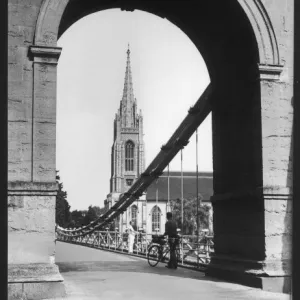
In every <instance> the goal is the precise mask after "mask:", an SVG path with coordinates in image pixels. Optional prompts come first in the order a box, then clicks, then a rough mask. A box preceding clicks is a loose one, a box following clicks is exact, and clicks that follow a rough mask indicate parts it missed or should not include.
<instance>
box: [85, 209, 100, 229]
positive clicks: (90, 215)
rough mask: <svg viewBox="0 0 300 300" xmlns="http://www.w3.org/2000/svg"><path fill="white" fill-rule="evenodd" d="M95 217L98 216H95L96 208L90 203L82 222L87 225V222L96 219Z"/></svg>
mask: <svg viewBox="0 0 300 300" xmlns="http://www.w3.org/2000/svg"><path fill="white" fill-rule="evenodd" d="M97 218H98V216H97V213H96V210H95V209H94V208H93V206H92V205H90V206H89V207H88V211H87V213H86V215H85V216H84V219H83V224H84V225H88V224H89V223H91V222H92V221H94V220H96V219H97Z"/></svg>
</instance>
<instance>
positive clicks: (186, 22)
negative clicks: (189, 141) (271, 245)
mask: <svg viewBox="0 0 300 300" xmlns="http://www.w3.org/2000/svg"><path fill="white" fill-rule="evenodd" d="M128 3H131V2H128ZM118 6H120V4H119V3H118V2H115V3H113V4H112V3H111V2H107V3H105V4H103V5H102V4H101V6H100V5H99V4H96V2H93V1H92V2H89V3H88V4H83V5H82V4H80V6H79V1H72V2H70V3H69V4H68V5H67V7H66V9H65V11H64V14H63V18H62V22H61V24H60V27H59V35H61V34H62V33H63V32H64V31H65V30H66V29H67V28H68V27H69V26H70V25H71V24H73V23H74V22H75V21H76V20H78V19H80V18H82V17H83V16H85V15H87V14H90V13H92V12H94V11H97V10H103V9H107V8H112V7H118ZM121 7H123V6H122V5H121ZM216 7H217V8H218V9H215V8H216ZM133 8H135V9H140V10H145V11H148V12H150V13H153V14H156V15H158V16H162V17H166V18H168V19H169V20H170V21H171V22H172V23H174V24H176V25H177V26H178V27H179V28H181V29H182V30H183V31H184V32H185V33H186V34H187V35H188V37H189V38H190V39H191V40H192V41H193V43H194V44H195V46H196V47H197V49H198V50H199V52H200V53H201V55H202V57H203V58H204V61H205V63H206V66H207V68H208V72H209V76H210V79H211V85H212V88H213V93H212V96H211V106H212V124H213V125H212V126H213V172H214V194H215V196H218V195H221V198H222V196H224V195H225V196H224V197H225V198H226V197H227V196H226V194H227V195H228V194H235V193H236V192H239V191H241V192H242V194H243V193H244V194H243V196H241V197H237V198H234V197H233V198H232V197H231V198H230V197H229V199H227V200H228V201H222V202H221V201H216V202H215V203H214V228H215V230H214V233H215V235H216V236H215V245H216V250H217V254H225V255H226V254H230V255H232V254H235V255H237V256H240V257H243V258H252V259H263V258H264V256H265V251H264V250H265V249H264V242H263V236H262V232H263V231H264V218H263V216H262V214H263V203H262V201H260V199H258V198H256V197H254V198H251V197H248V196H245V195H247V192H248V191H253V190H255V189H256V188H258V187H261V186H262V153H261V152H262V147H261V107H260V86H259V81H258V62H259V54H258V47H257V43H256V39H255V36H254V33H253V29H252V27H251V25H250V22H249V20H248V18H247V16H246V14H245V13H244V11H243V10H242V8H241V6H240V5H239V3H238V2H237V1H227V2H226V3H225V2H221V3H220V2H217V1H210V2H209V3H201V4H200V6H198V7H197V9H196V8H194V9H192V6H190V5H189V6H184V7H182V6H180V4H179V3H175V4H174V6H172V7H169V6H168V5H166V3H165V2H160V4H157V5H155V7H153V6H151V4H150V2H143V3H134V4H132V3H131V4H126V5H125V9H133ZM237 24H238V26H237ZM198 96H199V95H198ZM217 198H218V197H216V198H215V199H217ZM250 219H251V220H252V221H251V220H250ZM253 222H254V223H255V224H256V227H255V228H254V229H253V226H252V225H253ZM236 224H239V226H240V227H239V228H237V227H236ZM241 227H242V229H241ZM241 231H243V233H241ZM253 235H254V240H255V241H256V242H257V243H256V245H254V246H253V247H251V245H252V244H253ZM246 245H247V246H249V247H248V248H247V246H246Z"/></svg>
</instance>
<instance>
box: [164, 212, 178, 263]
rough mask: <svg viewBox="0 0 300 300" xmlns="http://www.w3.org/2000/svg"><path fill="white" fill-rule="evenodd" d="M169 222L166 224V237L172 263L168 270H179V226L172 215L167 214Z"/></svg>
mask: <svg viewBox="0 0 300 300" xmlns="http://www.w3.org/2000/svg"><path fill="white" fill-rule="evenodd" d="M167 220H168V221H167V222H166V224H165V233H164V235H167V236H168V242H169V246H170V261H169V263H168V265H167V266H166V268H169V269H177V257H176V250H175V249H176V244H177V240H176V238H178V235H177V225H176V223H175V221H173V220H172V213H171V212H167Z"/></svg>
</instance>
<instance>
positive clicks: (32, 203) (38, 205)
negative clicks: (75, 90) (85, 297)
mask: <svg viewBox="0 0 300 300" xmlns="http://www.w3.org/2000/svg"><path fill="white" fill-rule="evenodd" d="M60 52H61V48H56V47H39V46H31V47H30V48H29V57H30V58H31V59H32V60H33V68H32V72H33V93H32V116H31V117H30V119H31V124H32V139H31V149H32V150H31V181H26V182H25V181H10V182H8V294H9V297H16V298H17V297H25V298H26V299H27V298H28V299H41V298H42V297H47V298H55V297H61V296H63V295H65V288H64V285H63V278H62V276H61V275H60V273H59V270H58V267H57V266H56V265H55V264H54V255H55V201H56V194H57V183H56V168H55V144H56V143H55V139H56V136H55V134H56V66H57V61H58V58H59V55H60Z"/></svg>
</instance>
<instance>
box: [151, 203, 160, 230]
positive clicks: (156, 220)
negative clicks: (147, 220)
mask: <svg viewBox="0 0 300 300" xmlns="http://www.w3.org/2000/svg"><path fill="white" fill-rule="evenodd" d="M151 215H152V232H157V231H160V216H161V210H160V208H159V207H158V206H157V205H155V206H154V207H153V208H152V211H151Z"/></svg>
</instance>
